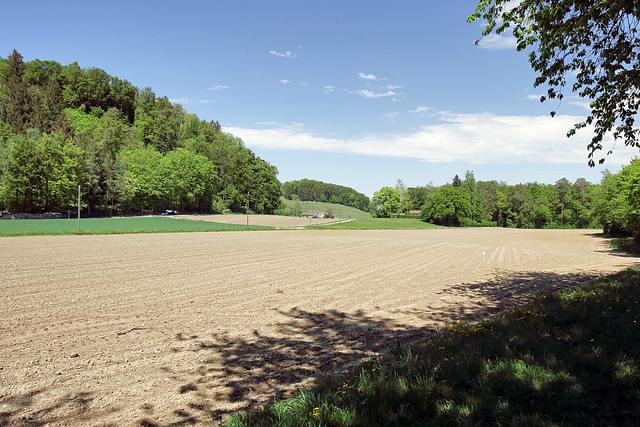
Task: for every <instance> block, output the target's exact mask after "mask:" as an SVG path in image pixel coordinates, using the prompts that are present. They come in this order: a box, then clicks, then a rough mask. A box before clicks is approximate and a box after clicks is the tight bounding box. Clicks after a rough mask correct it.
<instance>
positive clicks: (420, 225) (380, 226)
mask: <svg viewBox="0 0 640 427" xmlns="http://www.w3.org/2000/svg"><path fill="white" fill-rule="evenodd" d="M314 227H315V226H314ZM318 227H319V228H324V229H335V230H424V229H429V228H443V227H442V226H440V225H433V224H429V223H428V222H424V221H421V220H419V219H416V218H371V217H368V218H357V219H354V220H353V221H348V222H342V223H336V224H331V225H321V226H318Z"/></svg>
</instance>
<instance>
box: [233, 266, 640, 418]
mask: <svg viewBox="0 0 640 427" xmlns="http://www.w3.org/2000/svg"><path fill="white" fill-rule="evenodd" d="M639 417H640V268H635V269H630V270H625V271H622V272H620V273H618V274H614V275H612V276H608V277H605V278H602V279H600V280H598V281H595V282H592V283H589V284H587V285H585V286H582V287H578V288H575V289H568V290H563V291H561V292H558V293H554V294H545V295H539V296H536V297H534V298H533V300H531V301H530V302H529V303H527V304H525V305H522V306H519V307H516V308H513V309H511V310H508V311H506V312H504V313H503V314H501V315H499V316H496V317H493V318H490V319H488V320H485V321H482V322H479V323H467V322H459V323H457V324H455V325H453V326H451V327H450V328H448V329H446V330H444V331H441V332H440V333H438V334H437V335H434V336H433V337H432V338H431V339H429V340H428V341H427V342H422V343H420V344H415V345H413V346H411V347H406V348H402V347H400V348H399V349H397V350H395V351H393V352H390V353H388V354H386V355H382V356H379V357H378V358H377V359H375V360H372V361H370V362H367V363H365V364H364V365H361V366H359V367H357V368H354V369H353V370H351V371H350V372H347V373H344V374H341V375H334V376H329V377H325V378H320V379H318V381H317V383H316V386H315V387H314V388H312V389H310V390H307V391H305V393H304V394H302V395H299V396H297V397H294V398H291V399H289V400H284V401H278V402H275V403H273V404H272V405H269V406H266V407H265V408H262V409H261V410H257V411H255V412H250V413H244V414H236V415H235V416H233V417H232V418H230V419H228V420H226V421H225V422H224V423H223V425H225V426H228V427H229V426H234V427H237V426H254V425H256V426H274V425H275V426H311V425H314V426H316V425H317V426H320V425H323V426H383V425H384V426H422V425H434V426H441V425H462V426H472V425H510V426H525V425H526V426H556V425H562V426H599V425H617V426H632V425H637V422H638V419H640V418H639Z"/></svg>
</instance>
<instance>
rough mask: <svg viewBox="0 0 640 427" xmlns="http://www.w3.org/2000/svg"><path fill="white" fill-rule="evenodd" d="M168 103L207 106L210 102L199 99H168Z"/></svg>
mask: <svg viewBox="0 0 640 427" xmlns="http://www.w3.org/2000/svg"><path fill="white" fill-rule="evenodd" d="M169 102H171V103H172V104H180V105H193V104H208V103H210V102H211V100H209V99H199V98H170V99H169Z"/></svg>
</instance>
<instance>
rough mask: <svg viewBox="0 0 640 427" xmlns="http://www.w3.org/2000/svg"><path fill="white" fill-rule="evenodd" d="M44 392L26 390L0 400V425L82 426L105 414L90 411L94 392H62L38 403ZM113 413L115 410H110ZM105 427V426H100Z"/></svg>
mask: <svg viewBox="0 0 640 427" xmlns="http://www.w3.org/2000/svg"><path fill="white" fill-rule="evenodd" d="M46 391H47V390H46V389H37V390H30V391H28V392H25V393H23V394H20V395H12V396H8V397H2V398H0V426H2V427H3V426H9V425H16V426H17V425H20V426H45V425H51V424H60V425H63V424H67V423H70V422H71V423H84V422H92V421H96V420H100V418H101V416H103V415H106V414H107V413H108V412H101V413H96V412H95V411H90V410H89V408H90V407H91V405H92V403H93V401H94V399H95V398H96V396H95V393H92V392H86V391H82V392H77V393H65V394H63V395H61V396H58V397H56V398H55V399H51V400H50V401H48V402H47V404H45V405H43V404H41V403H40V401H41V400H43V399H42V395H43V394H44V393H45V392H46ZM114 411H115V409H114ZM102 425H105V426H106V425H108V424H102Z"/></svg>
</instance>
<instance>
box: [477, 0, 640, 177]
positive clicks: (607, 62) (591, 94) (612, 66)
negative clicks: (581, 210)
mask: <svg viewBox="0 0 640 427" xmlns="http://www.w3.org/2000/svg"><path fill="white" fill-rule="evenodd" d="M479 19H482V20H484V21H485V22H486V27H485V29H484V30H483V32H482V35H483V36H487V35H489V34H493V33H495V34H497V35H499V34H502V33H504V32H506V31H507V30H508V29H511V30H512V32H513V35H514V36H515V38H516V40H517V43H518V44H517V49H518V51H523V50H525V51H529V63H530V64H531V67H532V68H533V70H534V71H535V72H536V73H537V74H538V77H537V78H536V80H535V82H534V86H536V87H537V86H540V85H547V86H548V90H547V94H546V95H545V96H542V97H541V98H540V101H542V102H544V101H546V100H549V99H557V100H562V99H563V97H564V92H563V91H564V89H565V87H567V86H568V87H569V88H570V89H571V91H572V92H575V93H577V94H578V95H579V96H580V97H582V98H585V99H587V100H589V101H590V104H589V107H590V113H589V114H588V115H587V116H586V117H585V119H584V120H583V121H581V122H579V123H576V124H575V126H574V127H573V128H572V129H570V130H569V131H568V132H567V136H573V135H575V133H576V131H577V130H578V129H583V128H586V127H588V126H593V132H594V134H593V137H592V138H591V142H590V143H589V144H588V145H587V150H588V151H589V154H588V159H589V161H588V163H589V166H594V165H595V161H594V155H595V153H596V152H597V151H599V150H601V149H602V148H603V147H602V143H603V139H604V137H605V135H606V134H611V135H612V136H613V138H614V140H616V141H617V140H622V141H623V142H624V144H625V145H627V146H632V147H640V139H639V137H640V129H638V127H637V126H636V119H637V114H638V107H639V106H640V61H639V59H640V35H639V34H638V31H639V24H640V0H522V1H520V2H513V1H510V0H482V1H480V2H479V4H478V6H477V7H476V9H475V11H474V12H473V14H472V15H471V16H469V18H468V19H467V20H468V21H469V22H473V21H476V20H479ZM476 43H477V42H476ZM555 114H556V111H555V110H554V111H552V112H551V115H552V116H554V115H555ZM609 154H611V150H609V151H608V152H607V155H609ZM604 160H605V158H604V157H603V158H600V159H599V163H603V162H604Z"/></svg>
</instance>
